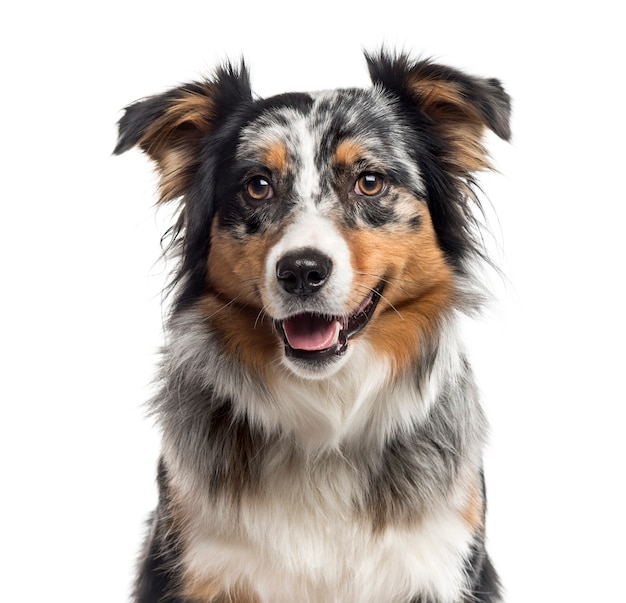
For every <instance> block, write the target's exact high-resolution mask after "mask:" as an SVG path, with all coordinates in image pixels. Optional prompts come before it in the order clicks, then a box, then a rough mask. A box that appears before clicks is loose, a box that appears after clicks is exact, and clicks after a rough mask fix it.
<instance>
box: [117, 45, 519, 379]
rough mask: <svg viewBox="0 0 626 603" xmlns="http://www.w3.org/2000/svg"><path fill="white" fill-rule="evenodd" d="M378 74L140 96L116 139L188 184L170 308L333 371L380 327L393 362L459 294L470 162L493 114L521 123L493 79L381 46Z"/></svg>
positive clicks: (234, 73)
mask: <svg viewBox="0 0 626 603" xmlns="http://www.w3.org/2000/svg"><path fill="white" fill-rule="evenodd" d="M367 61H368V64H369V69H370V74H371V77H372V81H373V84H374V85H373V87H371V88H370V89H345V90H334V91H329V92H318V93H311V94H304V93H292V94H283V95H279V96H275V97H272V98H267V99H257V98H254V97H253V95H252V92H251V88H250V83H249V78H248V73H247V70H246V68H245V66H243V65H242V66H240V67H233V66H230V65H229V66H226V67H223V68H221V69H219V70H218V71H217V72H216V74H215V76H214V77H213V78H212V79H209V80H206V81H203V82H199V83H193V84H189V85H185V86H181V87H179V88H177V89H174V90H171V91H169V92H166V93H164V94H161V95H159V96H154V97H151V98H148V99H146V100H142V101H140V102H138V103H136V104H133V105H131V106H130V107H128V108H127V109H126V111H125V114H124V116H123V117H122V119H121V121H120V138H119V143H118V146H117V147H116V153H122V152H124V151H126V150H127V149H129V148H131V147H133V146H135V145H138V146H139V147H140V148H141V149H142V150H143V151H144V152H146V153H147V154H148V155H149V156H150V158H151V159H153V160H154V161H155V162H156V165H157V167H158V170H159V173H160V177H161V181H160V191H161V195H160V196H161V200H162V201H169V200H173V199H180V200H181V213H180V217H179V221H178V224H177V225H176V226H175V227H174V232H175V237H174V238H175V240H176V241H177V242H178V243H179V246H180V252H181V263H180V268H179V272H178V274H177V278H176V282H177V286H178V295H177V298H176V302H175V306H174V312H175V313H176V312H177V311H184V309H186V308H189V307H190V306H193V307H195V308H200V309H201V311H202V313H203V315H204V316H205V317H206V318H207V320H209V319H210V322H211V325H212V328H213V329H215V331H216V332H217V333H218V334H219V336H220V338H221V339H222V341H223V342H224V345H225V348H226V349H227V350H228V351H229V352H232V353H233V354H235V355H237V356H238V357H239V359H240V360H241V361H242V362H245V363H248V364H252V365H255V366H257V367H261V366H264V365H267V364H268V363H271V362H272V361H274V360H275V359H276V358H278V357H280V358H282V360H283V362H284V363H285V364H286V365H287V366H288V367H289V368H290V369H291V370H292V371H294V372H295V373H296V374H298V375H301V376H308V377H316V376H318V377H319V376H325V375H329V374H332V373H333V372H334V371H335V370H336V369H337V368H338V367H340V366H341V365H342V364H343V363H344V362H345V361H346V358H348V357H349V356H350V351H351V349H352V348H353V347H355V346H358V345H360V342H361V341H363V342H367V343H368V345H369V346H371V347H372V348H374V349H375V350H376V351H377V352H378V353H380V354H382V355H386V356H387V357H388V358H389V359H390V360H391V362H392V364H393V366H394V367H395V368H396V369H401V368H403V367H406V365H407V363H409V362H411V360H413V359H415V356H416V354H418V353H419V349H420V346H423V345H424V341H425V340H426V339H427V338H428V337H431V336H432V335H433V333H434V332H435V331H436V329H437V325H438V324H439V323H440V321H441V320H442V319H443V317H444V316H445V314H446V312H448V311H449V310H450V309H451V308H452V307H453V306H454V304H455V303H456V299H457V297H456V288H457V282H458V280H459V279H462V278H463V277H464V276H466V275H467V271H468V266H469V264H470V263H471V260H472V259H473V258H475V257H476V256H477V255H479V254H480V246H479V244H478V242H477V241H478V238H477V236H476V232H475V228H474V221H473V218H472V211H471V208H470V203H471V199H472V196H473V195H472V194H471V185H472V182H473V176H472V174H473V173H474V172H475V171H477V170H481V169H485V168H487V167H489V166H488V158H487V154H486V152H485V149H484V147H483V143H482V138H483V134H484V132H485V130H486V129H487V128H489V129H491V130H492V131H494V132H495V133H496V134H497V135H498V136H500V137H502V138H505V139H508V137H509V126H508V119H509V98H508V96H507V94H506V93H505V92H504V91H503V89H502V87H501V86H500V84H499V82H498V81H497V80H485V79H480V78H475V77H470V76H467V75H465V74H463V73H461V72H459V71H456V70H454V69H450V68H447V67H442V66H440V65H435V64H433V63H431V62H429V61H419V62H412V61H410V60H409V59H408V58H407V57H405V56H398V57H393V56H390V55H387V54H385V53H381V54H380V55H378V56H375V57H373V56H368V57H367Z"/></svg>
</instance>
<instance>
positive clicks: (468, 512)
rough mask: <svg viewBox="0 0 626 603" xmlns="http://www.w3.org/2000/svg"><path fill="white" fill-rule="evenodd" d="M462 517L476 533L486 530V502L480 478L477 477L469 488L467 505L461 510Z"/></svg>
mask: <svg viewBox="0 0 626 603" xmlns="http://www.w3.org/2000/svg"><path fill="white" fill-rule="evenodd" d="M461 517H462V519H463V521H464V522H465V524H466V525H467V526H468V527H469V528H470V529H471V530H472V532H474V533H479V532H481V531H482V530H483V529H484V527H485V526H484V517H485V501H484V499H483V490H482V484H481V479H480V476H478V475H477V476H475V478H474V479H473V480H472V482H471V483H470V484H469V485H468V488H467V498H466V501H465V505H464V506H463V508H462V509H461Z"/></svg>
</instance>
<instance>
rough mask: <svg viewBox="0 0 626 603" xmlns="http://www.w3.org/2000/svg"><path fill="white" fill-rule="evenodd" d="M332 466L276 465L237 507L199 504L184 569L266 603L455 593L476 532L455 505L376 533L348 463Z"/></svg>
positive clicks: (369, 602)
mask: <svg viewBox="0 0 626 603" xmlns="http://www.w3.org/2000/svg"><path fill="white" fill-rule="evenodd" d="M337 470H338V467H335V468H334V471H333V477H332V479H331V478H330V476H329V475H325V474H324V472H319V473H318V472H315V471H313V473H312V474H310V475H309V476H308V478H307V476H303V478H302V479H299V478H298V477H297V476H295V475H293V474H292V475H291V476H288V475H287V474H285V473H283V472H279V474H275V475H274V476H273V477H272V478H271V479H269V480H268V481H269V485H268V488H267V489H264V492H265V494H264V495H262V496H260V497H256V498H255V499H254V500H252V499H250V500H248V501H245V500H244V501H242V503H241V506H240V507H239V508H238V509H237V510H235V509H234V508H233V507H232V506H229V505H228V504H226V503H224V504H223V505H219V506H213V505H212V506H211V507H208V506H204V505H203V506H202V508H200V505H198V507H197V508H196V509H195V511H196V513H195V514H194V515H193V516H194V520H192V522H191V523H192V524H193V525H189V526H188V527H189V528H190V529H189V531H188V534H189V537H188V538H187V542H186V547H185V551H186V553H185V557H184V565H185V567H186V568H187V572H188V573H189V575H191V576H193V577H194V578H195V580H196V581H200V582H201V581H203V580H207V581H210V580H215V579H217V580H219V582H220V583H222V584H224V585H225V586H231V585H236V584H241V583H246V584H248V585H250V586H251V587H252V590H253V591H254V592H256V593H257V594H258V596H259V597H260V600H261V601H262V602H263V603H293V602H294V601H298V602H302V603H407V602H408V601H410V600H411V599H412V598H413V597H415V596H417V595H423V596H428V597H430V598H431V599H432V600H433V601H437V603H453V602H457V601H459V599H460V597H461V594H462V592H463V590H464V588H465V586H466V585H465V574H464V561H465V559H466V558H467V556H468V554H469V548H470V544H471V540H472V535H471V533H470V530H469V528H468V526H467V525H466V524H465V523H464V521H463V519H462V517H461V515H460V514H459V513H458V511H456V510H455V509H454V508H452V507H450V508H443V507H442V508H441V509H439V510H437V511H436V512H431V513H430V514H428V515H426V516H424V517H422V518H421V519H420V520H419V521H418V522H415V523H414V524H411V525H406V526H401V527H386V528H385V529H384V530H382V531H380V532H378V533H376V532H374V531H373V530H372V524H371V523H370V522H369V521H368V520H367V518H364V517H363V516H361V517H357V516H355V514H354V511H353V508H354V504H353V500H352V499H353V496H354V495H355V487H356V484H355V483H354V478H353V475H351V471H350V469H349V467H348V466H347V465H344V466H343V469H342V470H340V471H339V472H338V471H337ZM188 511H192V510H191V509H188ZM187 516H188V517H190V516H191V515H189V514H187Z"/></svg>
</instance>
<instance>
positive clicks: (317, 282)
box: [275, 248, 383, 362]
mask: <svg viewBox="0 0 626 603" xmlns="http://www.w3.org/2000/svg"><path fill="white" fill-rule="evenodd" d="M332 270H333V263H332V260H331V259H330V258H329V257H328V256H326V255H325V254H323V253H321V252H319V251H318V250H316V249H309V248H306V249H300V250H298V251H296V252H291V253H288V254H286V255H285V256H283V257H282V258H281V259H279V260H278V262H277V263H276V279H277V281H278V283H279V285H280V287H281V288H282V289H283V290H284V291H285V292H286V293H288V294H289V295H293V296H295V297H297V298H298V300H299V301H300V302H303V303H306V302H307V301H312V302H315V300H316V297H317V296H318V295H319V294H320V293H321V292H322V290H323V288H324V287H325V286H326V284H327V283H328V281H329V278H330V276H331V273H332ZM382 290H383V282H382V281H381V282H380V283H379V284H378V285H377V286H376V287H375V288H374V289H372V291H371V293H370V294H369V295H368V296H366V297H365V298H364V299H363V300H362V301H361V303H360V304H359V306H358V307H357V308H356V309H355V310H354V311H353V312H351V313H350V314H348V315H344V316H335V315H329V314H324V313H322V312H301V313H298V314H295V315H294V316H290V317H288V318H285V319H283V320H276V321H275V325H276V328H277V330H278V332H279V333H280V334H281V335H282V338H283V341H284V344H285V354H286V355H287V356H288V357H290V358H298V359H300V360H309V361H313V362H315V361H322V360H326V359H329V358H332V357H335V356H343V355H344V354H345V352H346V350H347V348H348V341H349V339H350V338H352V337H353V336H354V335H356V334H357V333H359V332H360V331H361V330H362V329H363V328H364V327H365V325H366V324H367V323H368V322H369V321H370V319H371V318H372V316H373V314H374V311H375V310H376V306H377V305H378V301H379V300H380V297H381V294H382Z"/></svg>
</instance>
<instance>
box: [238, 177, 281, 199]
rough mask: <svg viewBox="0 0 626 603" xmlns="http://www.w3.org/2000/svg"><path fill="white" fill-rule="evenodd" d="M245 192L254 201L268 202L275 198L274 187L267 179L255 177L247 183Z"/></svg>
mask: <svg viewBox="0 0 626 603" xmlns="http://www.w3.org/2000/svg"><path fill="white" fill-rule="evenodd" d="M245 192H246V195H247V196H248V198H249V199H250V200H252V201H268V200H269V199H271V198H272V197H273V196H274V187H273V186H272V185H271V183H270V181H269V180H268V179H267V178H264V177H263V176H255V177H254V178H250V180H248V182H247V183H246V188H245Z"/></svg>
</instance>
